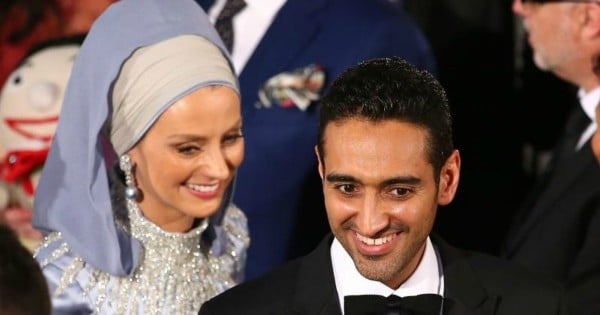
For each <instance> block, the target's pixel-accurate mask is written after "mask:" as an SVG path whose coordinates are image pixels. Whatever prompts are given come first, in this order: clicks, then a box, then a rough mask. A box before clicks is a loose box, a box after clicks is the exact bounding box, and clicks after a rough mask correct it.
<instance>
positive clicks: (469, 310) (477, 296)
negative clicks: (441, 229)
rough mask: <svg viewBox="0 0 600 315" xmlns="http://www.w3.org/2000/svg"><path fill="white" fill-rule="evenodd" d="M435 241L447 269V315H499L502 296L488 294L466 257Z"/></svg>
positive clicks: (445, 271) (445, 286)
mask: <svg viewBox="0 0 600 315" xmlns="http://www.w3.org/2000/svg"><path fill="white" fill-rule="evenodd" d="M431 238H432V242H433V243H434V244H435V246H436V249H437V250H438V251H439V253H440V257H441V259H442V266H443V268H444V315H459V314H460V315H492V314H495V309H496V305H497V303H498V301H499V299H498V297H495V296H488V295H487V293H486V291H485V289H484V288H483V286H482V285H481V282H480V279H478V278H477V276H476V274H475V272H474V271H473V269H472V267H471V265H470V264H469V263H468V261H467V260H466V259H465V257H464V254H463V253H462V252H461V251H460V250H458V249H456V248H454V247H452V246H450V245H448V244H447V243H446V242H444V241H443V240H442V239H441V238H439V237H438V236H435V235H432V236H431Z"/></svg>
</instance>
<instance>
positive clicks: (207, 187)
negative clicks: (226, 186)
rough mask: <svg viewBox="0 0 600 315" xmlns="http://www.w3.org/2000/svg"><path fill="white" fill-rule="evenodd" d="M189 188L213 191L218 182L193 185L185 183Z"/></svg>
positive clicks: (217, 186)
mask: <svg viewBox="0 0 600 315" xmlns="http://www.w3.org/2000/svg"><path fill="white" fill-rule="evenodd" d="M186 186H187V187H188V188H190V189H191V190H195V191H199V192H214V191H216V190H217V188H219V184H214V185H195V184H187V185H186Z"/></svg>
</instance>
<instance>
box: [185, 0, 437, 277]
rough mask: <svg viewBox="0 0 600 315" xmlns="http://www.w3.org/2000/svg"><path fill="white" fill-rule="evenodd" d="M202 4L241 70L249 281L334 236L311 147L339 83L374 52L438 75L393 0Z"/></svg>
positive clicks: (241, 191) (240, 190)
mask: <svg viewBox="0 0 600 315" xmlns="http://www.w3.org/2000/svg"><path fill="white" fill-rule="evenodd" d="M197 2H198V3H199V4H200V5H201V6H202V7H203V8H204V9H205V10H206V11H207V12H208V14H209V16H210V18H211V21H213V22H214V25H215V27H216V29H217V30H218V31H220V34H221V35H222V37H223V38H225V39H226V42H229V44H230V45H231V46H230V47H231V48H230V49H231V50H230V51H231V54H232V58H233V63H234V65H235V69H236V72H237V73H238V74H239V80H240V86H241V95H242V117H243V118H244V133H245V135H246V157H245V160H244V164H243V165H242V166H241V167H240V170H239V173H238V174H239V176H238V181H237V186H236V195H235V197H234V201H235V203H236V204H238V205H239V206H240V207H241V208H242V209H244V212H245V213H246V215H247V216H248V222H249V227H250V236H251V237H252V244H251V246H250V248H249V251H248V262H247V266H246V276H247V279H251V278H254V277H256V276H258V275H260V274H262V273H264V272H266V271H267V270H270V269H272V268H273V267H275V266H277V265H279V264H281V263H283V262H284V261H286V260H288V259H290V258H292V257H297V256H300V255H302V254H305V253H307V252H308V251H309V250H310V249H312V248H313V247H314V246H315V245H317V244H318V242H319V240H320V239H321V238H322V236H323V235H325V234H326V233H327V224H326V222H327V220H326V218H325V217H324V213H325V211H323V196H322V193H321V191H320V189H319V187H320V184H319V176H318V174H317V172H316V165H317V161H316V158H315V156H314V154H313V150H312V147H313V145H314V141H315V139H316V137H317V122H318V119H317V113H318V108H319V98H320V95H321V94H322V91H323V90H324V89H325V88H326V87H327V86H328V85H329V84H330V83H331V81H332V79H333V78H335V77H336V76H338V75H339V74H340V73H341V72H342V71H343V70H344V69H345V68H346V67H348V66H350V65H352V64H355V63H357V62H359V61H361V60H364V59H368V58H373V57H382V56H399V57H402V58H404V59H406V60H407V61H409V62H410V63H412V64H414V65H416V66H417V67H419V68H421V69H426V70H430V71H432V72H435V60H434V58H433V54H432V53H431V51H430V49H429V45H428V42H427V40H426V38H425V37H424V35H423V33H422V32H421V30H420V29H419V28H418V27H417V26H416V24H415V23H414V22H413V20H412V19H411V18H410V17H409V16H408V15H407V14H406V13H405V12H403V11H402V10H399V8H398V7H396V6H394V5H393V4H391V3H389V2H388V1H386V0H311V1H304V0H275V1H257V0H245V1H240V0H217V1H213V0H197ZM235 12H237V14H235V15H233V13H235ZM309 224H310V228H307V226H308V225H309Z"/></svg>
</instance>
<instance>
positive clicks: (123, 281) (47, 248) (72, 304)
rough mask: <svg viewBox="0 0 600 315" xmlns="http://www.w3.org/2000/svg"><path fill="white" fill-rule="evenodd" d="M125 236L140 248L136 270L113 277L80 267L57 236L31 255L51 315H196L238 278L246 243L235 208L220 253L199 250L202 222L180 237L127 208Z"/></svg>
mask: <svg viewBox="0 0 600 315" xmlns="http://www.w3.org/2000/svg"><path fill="white" fill-rule="evenodd" d="M128 211H129V222H130V224H129V229H127V230H129V232H130V233H131V235H132V236H133V237H135V238H137V239H138V240H140V241H141V243H142V245H143V248H144V249H143V251H142V253H141V255H142V257H141V259H140V264H139V266H138V267H137V268H136V269H135V271H134V273H133V274H132V275H131V276H129V277H116V276H113V275H110V274H107V273H106V272H103V271H102V270H98V269H97V268H94V266H91V265H90V264H88V263H86V262H85V261H84V260H82V259H81V258H80V257H78V256H77V253H74V252H72V251H71V250H70V248H69V244H67V243H66V242H65V241H64V239H62V238H61V235H60V233H59V232H56V233H52V234H50V235H48V236H47V237H46V239H45V241H44V242H43V243H42V244H41V245H40V247H38V249H37V250H36V252H35V253H34V255H35V257H36V259H37V260H38V261H39V262H40V264H41V266H42V270H43V272H44V275H45V276H46V279H47V280H48V282H49V286H50V292H51V294H52V304H53V314H54V315H57V314H197V313H198V310H199V309H200V306H201V305H202V303H203V302H204V301H206V300H208V299H209V298H211V297H213V296H215V295H217V294H218V293H221V292H223V291H224V290H226V289H228V288H230V287H232V286H233V285H235V284H236V283H237V281H239V279H241V278H240V277H241V275H242V272H243V266H244V263H245V254H246V249H247V247H248V245H249V238H248V228H247V222H246V217H245V215H244V214H243V213H242V212H241V211H240V210H239V209H238V208H236V207H235V206H230V207H229V208H228V209H227V212H226V214H225V217H224V220H223V229H224V232H225V233H222V234H223V237H224V238H226V239H225V240H223V241H224V242H225V244H224V245H225V251H224V252H223V254H222V255H220V256H216V255H214V254H213V253H212V251H208V253H203V252H202V251H201V248H200V246H199V244H200V243H199V240H200V237H201V235H202V232H203V231H204V230H205V229H206V224H201V225H200V226H198V227H196V228H195V229H193V230H191V231H189V232H187V233H185V234H183V233H169V232H165V231H164V230H162V229H161V228H159V227H158V226H156V225H155V224H153V223H152V222H150V221H148V220H147V219H146V218H145V217H144V216H143V215H142V214H141V212H140V210H139V208H138V207H137V205H135V204H133V203H132V204H130V205H129V206H128Z"/></svg>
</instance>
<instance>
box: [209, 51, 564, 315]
mask: <svg viewBox="0 0 600 315" xmlns="http://www.w3.org/2000/svg"><path fill="white" fill-rule="evenodd" d="M319 128H320V129H319V139H318V144H317V147H316V153H317V156H318V159H319V173H320V174H321V178H322V180H323V193H324V197H325V206H326V209H327V216H328V220H329V225H330V227H331V230H332V232H333V233H332V235H331V234H330V235H329V236H327V237H326V238H325V239H324V240H323V241H322V242H321V244H320V245H319V246H318V247H317V248H316V249H315V250H314V251H313V252H312V253H310V254H309V255H307V256H304V257H302V258H299V259H297V260H294V261H292V262H289V263H287V264H286V265H284V266H283V267H281V268H279V269H277V270H275V271H273V272H271V273H268V274H266V275H265V276H262V277H260V278H258V279H255V280H252V281H249V282H246V283H242V284H240V285H238V286H237V287H234V288H232V289H231V290H229V291H227V292H225V293H223V294H222V295H220V296H218V297H216V298H214V299H213V300H211V301H209V302H208V303H206V304H204V305H203V307H202V309H201V311H200V314H203V315H206V314H345V315H352V314H436V315H439V314H450V315H458V314H480V315H483V314H490V315H491V314H497V315H500V314H506V315H509V314H510V315H519V314H541V315H543V314H563V313H562V312H563V305H564V304H563V295H562V290H561V289H560V288H559V287H558V286H556V285H555V284H553V283H552V282H550V281H549V280H547V279H545V278H543V277H539V276H538V275H536V274H530V273H529V272H528V271H526V270H524V269H520V268H519V267H515V266H513V265H511V264H510V263H508V262H506V261H502V260H500V259H498V258H495V257H491V256H487V255H484V254H478V253H473V252H466V251H462V250H459V249H457V248H454V247H452V246H451V245H449V244H447V243H445V242H444V241H443V240H442V239H440V238H439V237H437V236H434V235H431V236H430V233H431V230H432V226H433V223H434V221H435V216H436V213H437V208H438V206H439V205H446V204H448V203H450V202H452V199H453V198H454V195H455V193H456V190H457V187H458V182H459V177H460V155H459V152H458V151H457V150H456V149H455V148H454V146H453V142H452V123H451V116H450V112H449V107H448V103H447V100H446V96H445V92H444V90H443V88H442V87H441V86H440V84H439V83H438V82H437V81H436V80H435V79H434V78H433V77H432V76H431V75H430V74H428V73H427V72H422V71H419V70H416V69H415V68H414V67H412V66H410V65H409V64H408V63H406V62H404V61H402V60H400V59H389V58H382V59H373V60H369V61H365V62H363V63H360V64H358V65H357V66H355V67H353V68H350V69H348V70H347V71H346V72H344V73H343V74H342V75H341V76H340V77H339V78H338V79H336V81H335V82H334V83H333V85H332V86H331V88H330V89H329V91H328V92H327V94H326V95H325V97H324V98H323V101H322V103H321V108H320V127H319ZM306 228H308V229H309V228H310V227H309V226H307V227H306ZM474 237H477V236H476V235H474Z"/></svg>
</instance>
